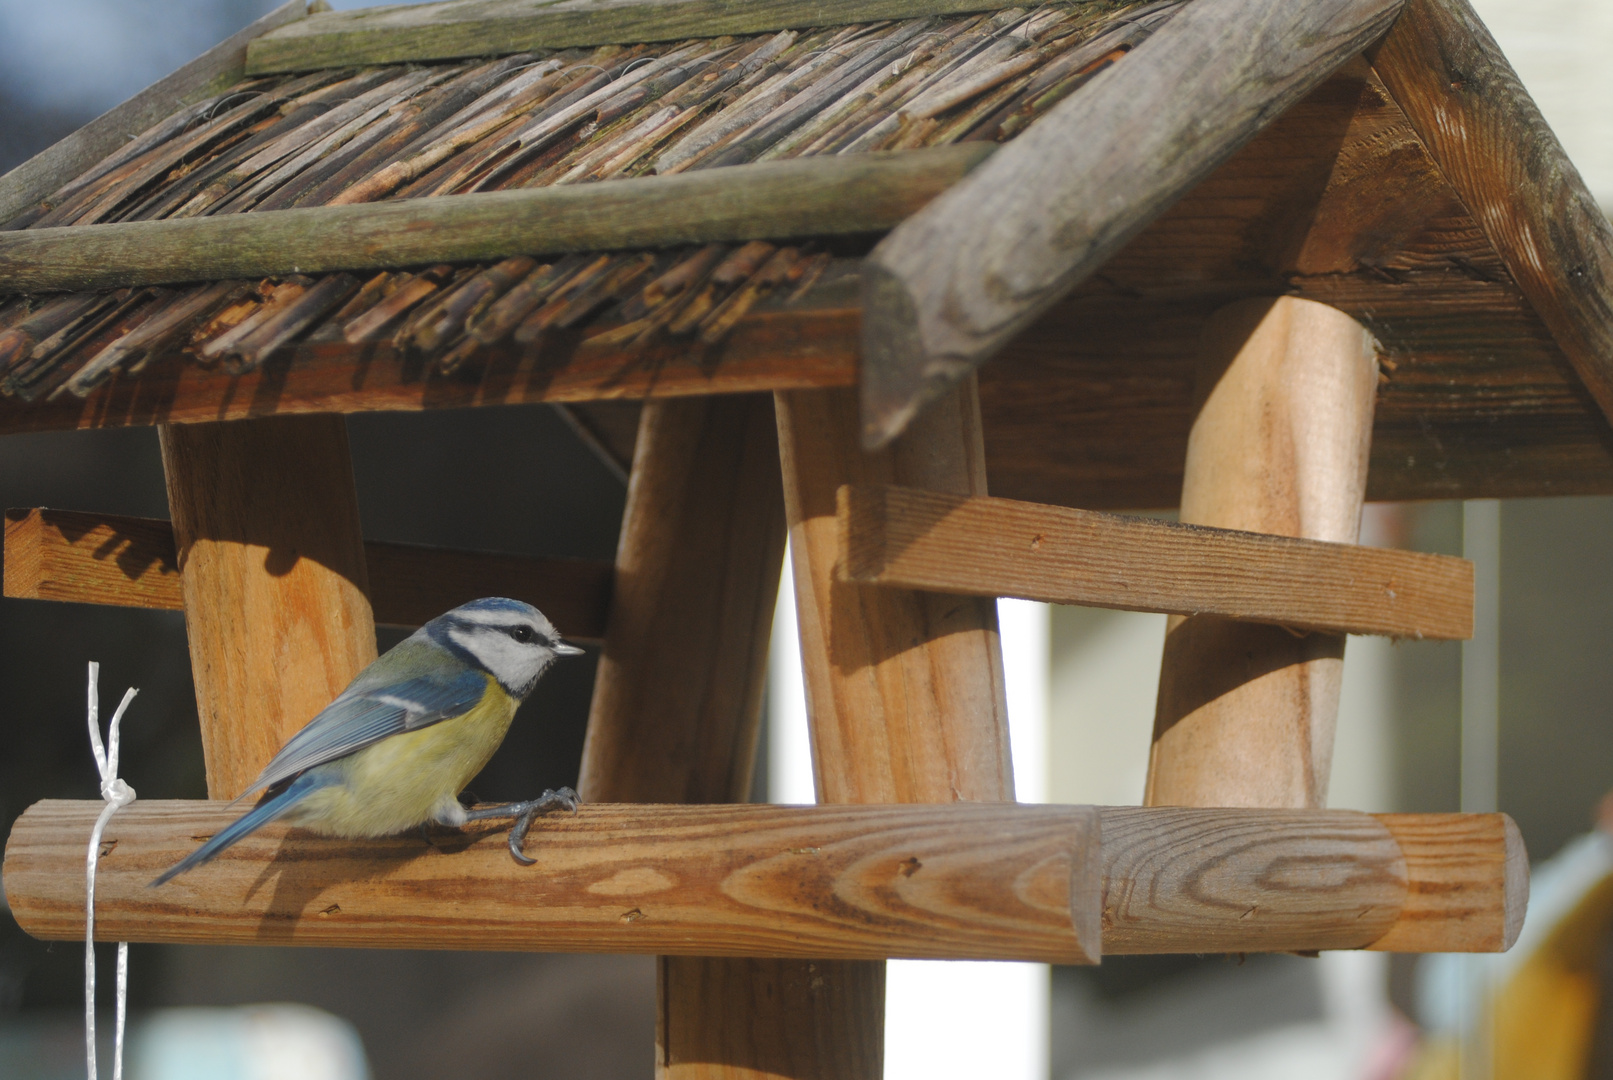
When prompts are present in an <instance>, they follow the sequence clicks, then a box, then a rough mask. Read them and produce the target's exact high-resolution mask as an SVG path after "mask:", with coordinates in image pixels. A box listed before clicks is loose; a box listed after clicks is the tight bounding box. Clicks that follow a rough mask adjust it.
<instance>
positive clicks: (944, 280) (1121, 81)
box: [863, 0, 1403, 446]
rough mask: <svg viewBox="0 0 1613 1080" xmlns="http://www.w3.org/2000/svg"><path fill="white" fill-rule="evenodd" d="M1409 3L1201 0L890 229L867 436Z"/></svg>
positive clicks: (1030, 317)
mask: <svg viewBox="0 0 1613 1080" xmlns="http://www.w3.org/2000/svg"><path fill="white" fill-rule="evenodd" d="M1402 2H1403V0H1322V2H1314V3H1308V4H1293V3H1287V2H1285V0H1227V2H1224V3H1217V4H1190V5H1188V6H1187V7H1186V8H1184V9H1183V10H1182V12H1181V13H1180V14H1178V15H1176V16H1174V17H1173V18H1172V19H1171V20H1170V21H1169V22H1167V23H1166V24H1165V25H1164V26H1162V27H1161V28H1160V29H1159V30H1158V32H1156V33H1155V34H1154V35H1153V36H1152V37H1150V38H1149V39H1148V40H1147V41H1146V42H1144V43H1143V44H1142V45H1140V46H1138V47H1137V48H1136V49H1135V50H1133V52H1132V54H1131V55H1130V56H1129V57H1128V58H1127V60H1126V62H1125V63H1124V64H1120V65H1117V66H1116V67H1115V68H1114V69H1113V70H1111V71H1108V72H1105V73H1104V75H1103V76H1102V77H1101V78H1099V79H1096V80H1095V81H1094V82H1093V84H1092V85H1091V86H1090V87H1087V88H1086V89H1084V90H1083V91H1082V92H1081V94H1080V95H1079V97H1077V98H1070V99H1068V100H1066V101H1064V102H1062V103H1061V104H1059V105H1058V106H1056V107H1055V108H1054V109H1053V110H1052V111H1050V112H1049V113H1048V114H1047V115H1046V116H1045V117H1043V118H1042V119H1041V120H1039V121H1038V122H1037V123H1036V124H1035V125H1034V126H1033V127H1032V128H1031V129H1030V130H1028V131H1027V132H1025V134H1023V135H1021V136H1020V137H1019V138H1017V139H1015V140H1014V141H1013V142H1012V143H1010V144H1008V146H1006V147H1005V148H1004V149H1003V151H1002V152H1001V153H1000V154H998V155H997V156H995V157H994V158H993V159H992V160H991V161H990V162H988V163H987V164H985V165H983V166H982V167H981V168H980V169H978V170H977V171H976V172H975V173H974V174H973V175H972V176H971V177H970V178H969V179H968V180H967V181H966V182H964V183H961V184H959V185H957V186H956V187H955V188H953V189H952V190H951V191H949V192H947V193H946V194H945V195H943V196H941V197H940V198H938V199H936V200H935V201H934V202H932V203H931V204H930V205H929V206H927V207H925V209H924V210H922V211H920V212H919V213H917V214H915V215H913V217H912V218H910V219H909V220H907V221H906V222H904V223H903V224H902V225H901V226H900V227H898V228H897V229H896V230H894V231H893V232H892V233H891V234H890V235H889V236H887V237H886V238H885V239H884V240H882V241H881V242H880V243H879V245H878V246H877V247H876V248H875V249H874V251H873V253H872V255H870V257H869V259H868V262H867V265H866V266H865V268H864V278H863V309H864V312H865V318H864V323H863V352H864V356H865V361H864V370H863V437H864V439H865V440H866V442H867V444H868V445H870V446H875V445H881V444H883V443H884V442H886V441H888V440H889V439H891V438H892V437H894V436H895V435H896V433H897V432H899V431H901V430H902V428H903V426H904V425H906V423H907V422H908V421H909V420H910V419H911V418H912V417H913V416H914V414H915V413H916V412H917V411H918V409H919V408H921V407H922V406H923V405H924V404H925V403H926V402H928V401H931V400H934V399H935V398H936V397H938V396H939V395H940V394H942V393H944V392H945V391H946V389H947V388H948V387H951V386H953V385H954V384H956V382H957V381H958V380H959V379H960V378H962V377H963V376H964V375H965V374H967V373H969V372H971V371H973V370H974V369H975V368H977V367H979V366H980V364H982V363H984V362H985V360H986V359H987V358H988V357H990V356H991V355H992V354H994V353H995V352H997V351H998V350H999V349H1000V348H1002V346H1004V345H1005V344H1007V342H1008V341H1009V340H1010V339H1011V338H1012V337H1013V336H1014V335H1015V334H1017V333H1019V332H1020V331H1022V330H1024V329H1026V328H1027V327H1028V326H1030V325H1031V323H1033V322H1034V321H1035V319H1036V317H1037V316H1038V315H1040V314H1041V313H1042V312H1044V311H1046V310H1047V309H1048V308H1049V307H1051V306H1052V305H1053V304H1054V303H1055V302H1056V301H1058V300H1059V299H1060V298H1062V297H1063V296H1065V295H1066V294H1068V293H1069V292H1070V290H1071V289H1073V288H1074V287H1075V286H1076V285H1078V284H1079V283H1080V282H1081V281H1082V280H1083V279H1085V278H1086V277H1087V276H1089V275H1090V274H1092V273H1093V272H1094V271H1095V270H1097V269H1098V268H1099V267H1100V266H1102V265H1103V264H1104V263H1105V262H1106V261H1107V260H1108V259H1109V258H1110V256H1112V255H1114V254H1115V253H1116V252H1117V251H1119V250H1120V248H1121V247H1122V246H1123V245H1124V244H1125V243H1126V241H1128V240H1130V239H1131V238H1132V237H1134V236H1136V235H1137V233H1139V232H1140V231H1141V230H1142V229H1143V227H1144V226H1146V225H1147V224H1148V223H1149V222H1150V221H1152V220H1153V219H1154V218H1156V217H1158V216H1159V215H1160V213H1161V212H1162V211H1164V210H1165V209H1166V208H1167V207H1169V206H1170V205H1171V204H1172V203H1173V202H1175V201H1176V200H1177V199H1178V198H1180V197H1181V196H1182V195H1183V194H1185V193H1186V192H1187V191H1188V190H1189V189H1190V188H1192V187H1193V186H1194V185H1195V184H1197V183H1198V182H1199V181H1201V180H1203V179H1204V178H1205V177H1206V176H1208V175H1209V174H1210V173H1211V172H1212V171H1213V170H1214V169H1215V168H1216V166H1218V165H1220V164H1222V163H1223V162H1224V161H1226V160H1227V158H1229V157H1230V156H1231V155H1232V154H1233V152H1234V151H1236V150H1237V149H1238V148H1239V147H1241V146H1243V145H1244V144H1245V143H1247V142H1248V141H1249V140H1250V139H1251V138H1253V137H1254V136H1255V135H1256V134H1257V133H1258V132H1259V131H1260V129H1261V128H1262V127H1264V126H1265V125H1266V124H1267V123H1269V122H1270V120H1271V119H1272V118H1274V117H1275V116H1276V115H1277V114H1278V113H1280V112H1281V111H1283V110H1284V109H1285V108H1287V107H1288V106H1290V105H1292V104H1294V103H1295V102H1297V101H1299V100H1300V99H1301V98H1302V97H1304V96H1305V95H1306V94H1307V93H1309V92H1310V91H1311V90H1312V89H1314V88H1315V87H1316V86H1317V85H1318V84H1319V83H1321V82H1322V81H1323V80H1324V79H1326V78H1327V77H1328V76H1329V75H1330V74H1332V73H1333V72H1334V71H1335V70H1336V69H1338V67H1339V66H1340V65H1341V64H1343V63H1345V62H1346V61H1348V60H1349V59H1350V58H1352V57H1354V56H1356V55H1357V54H1359V53H1360V51H1361V50H1362V48H1363V47H1365V46H1366V45H1367V44H1369V43H1371V42H1372V41H1374V40H1375V39H1376V38H1378V37H1379V36H1380V35H1381V34H1382V33H1383V32H1384V30H1386V29H1387V28H1388V26H1389V24H1390V22H1391V21H1392V20H1393V19H1394V17H1395V14H1396V13H1397V12H1398V11H1399V10H1400V7H1401V3H1402ZM1095 191H1097V192H1105V193H1108V197H1105V198H1101V199H1095V198H1093V197H1092V193H1093V192H1095Z"/></svg>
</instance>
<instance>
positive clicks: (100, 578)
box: [5, 509, 614, 641]
mask: <svg viewBox="0 0 1613 1080" xmlns="http://www.w3.org/2000/svg"><path fill="white" fill-rule="evenodd" d="M364 556H365V560H366V562H367V563H368V566H369V578H370V599H371V603H372V605H373V607H374V610H375V621H376V623H378V624H380V625H384V626H402V627H415V626H419V625H420V624H421V623H423V622H425V621H427V620H428V619H431V618H434V617H436V616H438V615H441V614H442V613H443V612H445V611H447V610H448V609H449V608H453V607H457V606H459V605H460V604H463V603H465V602H466V601H467V600H474V599H476V598H477V597H479V596H511V597H515V598H516V599H521V600H527V601H530V602H531V603H533V604H535V605H537V607H538V608H540V609H541V610H542V611H543V612H544V614H546V615H548V616H549V618H550V619H551V620H552V621H553V622H554V624H555V625H556V626H558V627H560V630H561V632H562V633H563V634H565V636H566V637H568V638H571V639H573V640H580V641H598V640H599V639H601V638H603V637H604V635H605V617H606V612H607V610H608V608H609V605H610V590H611V583H612V581H613V580H614V568H613V567H612V566H611V564H610V563H606V562H594V561H589V560H585V559H545V558H535V557H531V556H522V555H494V554H484V553H481V552H475V551H447V550H444V549H442V548H431V547H421V546H417V545H414V544H384V543H374V542H372V543H367V544H365V545H364ZM5 595H6V596H8V597H12V598H14V599H24V600H66V601H71V602H74V603H80V604H111V605H115V606H118V607H139V608H158V609H163V610H168V611H181V610H183V609H184V606H185V605H184V598H183V596H182V595H181V593H180V586H179V567H178V555H177V554H176V552H175V548H174V530H173V526H172V525H170V524H169V523H168V522H166V521H158V520H154V519H151V518H135V517H118V516H116V515H113V514H88V513H81V512H77V511H72V510H48V509H37V510H29V509H23V510H7V511H6V533H5Z"/></svg>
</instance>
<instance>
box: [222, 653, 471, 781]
mask: <svg viewBox="0 0 1613 1080" xmlns="http://www.w3.org/2000/svg"><path fill="white" fill-rule="evenodd" d="M400 648H401V646H400ZM396 651H398V650H394V652H396ZM391 656H392V654H391V653H389V654H388V655H387V657H383V658H382V659H381V660H378V661H376V663H374V664H372V665H370V667H368V668H366V669H365V670H364V671H363V672H362V673H360V675H359V677H358V678H357V679H354V680H353V684H352V685H351V686H349V687H348V688H347V689H346V690H344V691H342V694H341V696H340V697H338V698H337V699H336V700H335V701H333V702H331V703H330V704H329V705H327V706H325V708H324V709H323V710H321V712H320V713H319V715H318V716H316V717H314V718H313V719H312V720H310V721H308V723H307V725H306V726H305V727H304V728H303V729H302V730H301V731H299V732H297V734H295V735H293V736H292V737H291V739H290V740H289V741H288V742H287V743H286V745H285V746H283V747H281V748H280V752H279V753H278V754H276V755H275V756H274V759H273V760H272V761H270V762H269V764H268V765H267V766H266V767H265V768H264V770H263V773H262V775H260V776H259V777H258V778H257V780H255V781H254V782H253V784H252V786H251V788H249V789H248V792H249V793H250V792H252V791H257V790H259V789H261V788H266V787H270V786H271V785H274V784H277V783H279V782H280V781H282V780H286V779H289V778H290V777H293V776H296V775H297V774H298V773H301V772H304V771H306V770H308V769H311V768H313V767H314V766H316V765H323V764H324V763H325V762H327V761H335V760H336V759H337V758H340V757H346V756H347V755H348V754H351V753H355V752H356V751H359V750H362V749H364V748H365V747H366V746H370V745H372V744H374V743H377V742H380V741H381V740H382V739H385V738H387V737H388V736H390V735H397V734H401V733H402V732H405V731H417V730H419V729H420V728H423V727H429V726H431V725H432V724H435V723H438V722H440V721H443V720H447V719H450V718H452V717H455V716H460V715H463V714H464V713H466V712H469V711H470V709H471V708H472V707H474V706H475V705H476V703H477V702H478V701H480V700H481V699H482V696H483V695H484V694H486V693H487V676H486V675H484V674H482V673H481V672H479V671H475V670H472V669H469V668H463V667H459V666H458V665H455V666H454V667H453V668H451V669H446V670H441V671H432V672H426V673H419V674H412V675H410V676H409V677H405V678H396V677H394V676H395V675H399V674H402V673H401V672H397V671H396V668H397V667H398V666H399V665H398V664H396V663H393V664H388V663H386V661H387V660H388V659H389V658H391Z"/></svg>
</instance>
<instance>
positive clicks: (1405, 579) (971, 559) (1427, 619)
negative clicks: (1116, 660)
mask: <svg viewBox="0 0 1613 1080" xmlns="http://www.w3.org/2000/svg"><path fill="white" fill-rule="evenodd" d="M838 514H839V520H840V556H841V563H840V565H841V572H842V574H843V576H844V577H845V579H846V580H847V581H854V582H857V583H859V584H864V585H887V586H900V587H903V588H909V589H924V590H927V591H937V592H952V593H960V594H964V595H969V596H993V597H995V596H1017V597H1021V598H1023V599H1026V600H1040V601H1043V602H1045V603H1050V604H1078V605H1081V606H1084V607H1105V608H1115V609H1118V610H1121V611H1159V612H1165V613H1167V614H1172V615H1196V614H1209V615H1222V616H1226V617H1228V618H1233V619H1243V620H1248V621H1252V622H1262V623H1273V624H1276V625H1280V626H1287V627H1290V628H1293V629H1300V630H1321V631H1327V632H1331V633H1343V634H1382V635H1387V636H1390V637H1409V638H1433V639H1436V640H1461V639H1465V638H1468V637H1471V636H1472V632H1473V565H1472V564H1471V563H1469V562H1467V561H1466V560H1464V559H1456V558H1451V557H1449V556H1443V555H1427V554H1423V553H1421V552H1414V551H1393V550H1389V549H1386V548H1367V547H1357V546H1355V545H1353V544H1328V543H1323V542H1320V541H1315V540H1299V539H1294V538H1292V537H1287V536H1275V535H1270V534H1262V533H1249V532H1238V531H1236V530H1232V529H1216V528H1209V527H1206V526H1201V525H1182V524H1177V523H1175V522H1169V521H1157V520H1154V519H1152V518H1132V517H1121V516H1118V515H1115V514H1104V513H1098V512H1096V511H1091V510H1073V509H1067V508H1065V507H1058V506H1044V505H1041V504H1038V503H1023V502H1014V501H1011V500H1008V499H984V498H965V497H963V496H958V495H943V494H938V493H935V492H925V491H916V490H913V489H911V488H900V487H850V486H848V487H843V488H841V489H840V498H839V506H838Z"/></svg>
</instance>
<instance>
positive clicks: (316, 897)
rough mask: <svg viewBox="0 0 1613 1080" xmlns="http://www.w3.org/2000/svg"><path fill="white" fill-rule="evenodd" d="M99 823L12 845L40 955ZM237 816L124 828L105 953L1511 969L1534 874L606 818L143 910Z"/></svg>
mask: <svg viewBox="0 0 1613 1080" xmlns="http://www.w3.org/2000/svg"><path fill="white" fill-rule="evenodd" d="M101 806H102V804H101V803H99V802H93V801H81V802H73V801H66V800H47V801H45V802H41V803H36V804H35V805H34V806H32V807H30V808H29V809H28V810H27V811H26V812H25V813H24V814H23V815H22V817H21V818H19V819H18V821H17V823H16V825H15V826H14V827H13V830H12V833H11V836H10V838H9V839H8V840H7V844H6V853H5V865H4V884H5V889H6V897H7V902H8V903H9V904H10V907H11V911H12V914H13V916H14V917H15V918H16V919H17V921H18V923H19V924H20V925H21V926H22V927H23V929H24V930H26V931H27V932H28V933H30V934H33V935H34V936H36V937H39V938H42V939H46V940H76V939H78V938H79V937H80V935H82V933H83V926H84V910H83V895H84V876H83V845H84V842H85V838H86V837H87V836H88V833H89V829H90V827H91V825H92V824H93V822H94V820H95V817H96V815H97V814H98V813H99V811H100V809H101ZM233 816H234V812H233V811H232V810H230V808H229V807H228V806H227V805H226V804H224V803H205V802H182V801H156V800H145V801H141V802H137V803H135V804H133V805H132V806H130V807H129V808H127V809H125V810H122V811H120V812H119V813H118V815H117V816H115V817H114V818H113V819H112V823H111V825H110V826H109V827H108V829H107V832H106V841H107V844H108V848H107V853H106V855H104V856H103V859H102V862H101V867H100V871H99V875H100V876H99V882H98V885H97V900H96V917H97V928H98V934H99V935H100V937H101V938H102V939H103V940H108V941H112V940H132V941H168V942H194V943H210V944H227V943H234V944H290V945H329V946H346V947H409V948H469V949H476V948H499V949H525V950H536V951H591V952H620V953H660V954H665V955H694V956H700V955H705V956H712V955H726V956H779V957H805V958H814V957H821V958H836V957H838V958H848V959H874V958H880V957H898V956H901V957H918V958H937V959H940V958H973V959H997V960H1030V961H1043V962H1056V963H1073V962H1091V961H1092V960H1094V959H1095V958H1096V953H1097V949H1098V940H1097V937H1096V936H1093V937H1090V938H1088V937H1084V936H1081V935H1084V934H1086V933H1087V927H1088V926H1092V927H1094V928H1097V927H1099V926H1100V925H1101V931H1098V930H1096V929H1094V935H1096V933H1099V932H1101V935H1102V951H1103V952H1104V953H1107V954H1140V953H1204V952H1275V951H1295V950H1313V949H1358V948H1367V947H1370V948H1374V949H1379V950H1393V951H1406V952H1452V951H1485V952H1494V951H1502V950H1504V949H1506V948H1507V947H1509V946H1510V945H1511V943H1512V942H1513V941H1514V940H1516V936H1517V928H1518V927H1519V926H1521V922H1522V917H1523V913H1524V909H1525V907H1526V905H1527V875H1528V867H1527V857H1526V855H1525V854H1524V852H1523V848H1522V844H1521V842H1520V841H1519V839H1518V834H1517V830H1516V827H1515V826H1514V825H1512V823H1511V821H1510V819H1508V818H1506V817H1505V815H1500V814H1479V815H1473V814H1403V815H1382V816H1374V815H1370V814H1362V813H1357V812H1354V811H1343V810H1311V811H1301V810H1247V809H1214V808H1207V809H1206V808H1179V807H1162V808H1144V807H1104V808H1091V807H1067V806H1023V805H1015V804H982V803H972V804H971V803H961V804H949V805H914V804H904V805H822V806H812V807H778V806H766V805H724V806H657V805H648V804H593V805H587V806H584V807H583V808H582V809H581V811H580V812H579V813H578V814H576V815H575V816H573V815H557V816H554V817H550V818H545V819H543V820H542V821H540V822H539V823H538V825H537V826H536V827H535V828H534V829H533V832H532V835H531V837H530V839H529V840H528V845H527V851H528V854H529V855H531V856H534V857H536V858H537V859H538V863H537V865H536V866H535V867H532V868H527V867H521V866H518V865H516V864H515V863H514V861H512V860H511V859H510V857H509V853H508V852H507V851H506V850H505V848H504V836H503V831H502V829H500V828H498V827H496V826H495V827H491V828H488V829H485V830H481V831H477V832H474V833H458V832H451V831H447V830H437V831H434V832H433V834H432V835H431V837H430V839H429V842H428V840H426V839H422V838H421V837H420V836H418V835H410V836H404V837H396V838H392V839H387V840H372V841H342V840H332V839H324V838H320V837H313V836H310V835H309V834H307V833H306V832H297V831H294V830H291V831H288V830H287V829H286V828H284V827H282V826H270V827H268V828H265V829H264V830H262V831H261V832H259V833H257V834H255V835H254V836H252V837H250V838H248V839H247V840H245V841H243V842H242V843H240V844H239V845H237V846H236V847H234V848H232V849H230V850H229V851H228V852H226V853H225V854H224V855H222V856H221V857H220V858H219V859H218V860H216V861H215V862H213V863H211V864H209V866H207V867H205V868H202V869H199V870H197V871H195V872H193V873H191V874H188V875H185V876H183V877H181V878H178V879H176V880H175V881H174V882H172V883H170V884H169V885H167V886H163V888H162V889H159V890H153V889H149V888H147V885H146V883H147V882H149V881H150V880H151V878H152V877H154V876H155V875H156V873H158V872H159V871H160V870H162V869H164V868H166V867H167V866H168V865H171V864H172V863H173V862H174V861H177V860H178V859H179V858H180V857H182V856H183V855H185V854H187V853H188V852H190V851H191V850H193V849H194V847H195V845H196V844H197V843H199V842H201V841H202V840H204V839H205V838H206V837H207V836H210V835H212V833H213V832H214V831H215V830H217V829H218V828H220V827H222V826H223V825H224V824H225V823H226V822H227V821H229V820H231V818H232V817H233ZM1100 841H1101V842H1100ZM1099 881H1101V889H1100V888H1099V887H1098V882H1099ZM1100 900H1101V913H1100V912H1099V911H1098V910H1097V907H1098V905H1099V902H1100ZM1089 906H1090V907H1091V908H1092V910H1088V908H1089ZM467 910H474V911H475V912H476V917H475V918H474V919H469V920H466V919H461V918H458V917H456V916H455V915H454V912H457V911H467ZM1083 913H1084V914H1083ZM1099 919H1101V923H1100V922H1098V921H1097V920H1099ZM1084 920H1085V921H1084Z"/></svg>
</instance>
